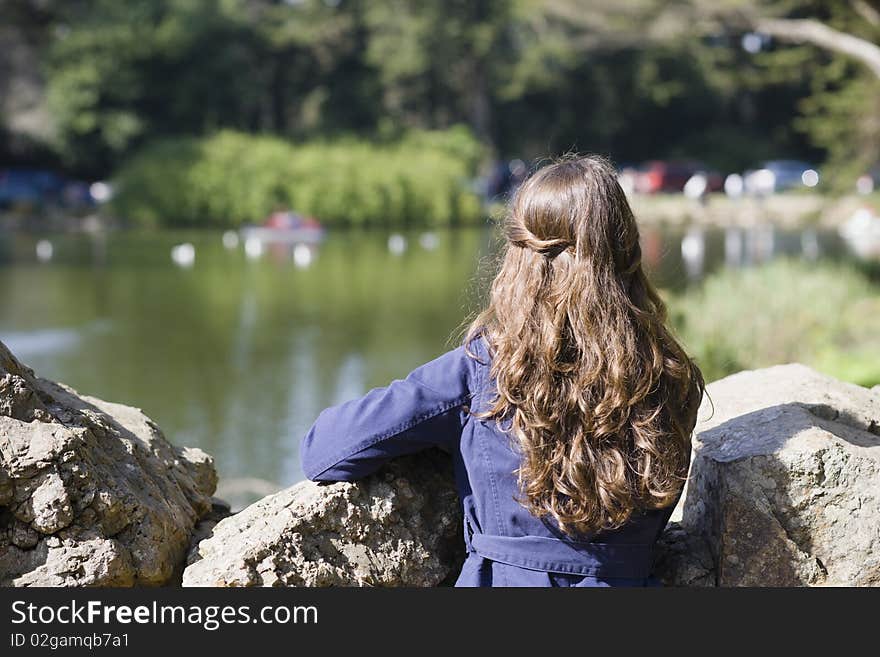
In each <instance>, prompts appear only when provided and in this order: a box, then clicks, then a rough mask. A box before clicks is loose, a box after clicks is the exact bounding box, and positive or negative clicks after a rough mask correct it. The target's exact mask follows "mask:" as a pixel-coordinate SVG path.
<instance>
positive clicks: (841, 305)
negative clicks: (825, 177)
mask: <svg viewBox="0 0 880 657" xmlns="http://www.w3.org/2000/svg"><path fill="white" fill-rule="evenodd" d="M669 307H670V316H671V318H672V321H673V324H674V325H675V326H676V328H677V330H678V333H679V335H680V336H681V338H682V340H683V342H684V344H685V346H686V347H687V349H688V350H689V352H690V353H691V354H692V355H693V356H694V357H695V358H696V360H697V362H698V363H699V365H700V367H701V368H702V370H703V373H704V375H705V377H706V380H707V381H712V380H715V379H718V378H721V377H723V376H727V375H728V374H732V373H734V372H737V371H739V370H743V369H755V368H760V367H767V366H770V365H776V364H780V363H789V362H800V363H804V364H805V365H809V366H811V367H813V368H815V369H817V370H818V371H820V372H823V373H825V374H828V375H831V376H834V377H836V378H839V379H843V380H846V381H851V382H853V383H858V384H860V385H864V386H872V385H877V384H880V287H878V285H877V284H876V283H875V282H873V281H872V280H871V279H870V278H869V276H868V275H866V273H865V272H864V271H862V270H861V269H860V268H858V267H857V266H854V265H848V264H833V263H820V264H817V263H806V262H802V261H796V260H777V261H774V262H772V263H770V264H767V265H763V266H761V267H756V268H752V269H743V270H735V269H734V270H731V269H727V270H723V271H721V272H719V273H716V274H714V275H712V276H710V277H709V278H708V279H706V281H705V282H704V283H703V285H702V286H701V287H700V288H699V289H698V290H697V291H694V292H689V293H685V294H682V295H678V296H675V297H672V298H671V299H669Z"/></svg>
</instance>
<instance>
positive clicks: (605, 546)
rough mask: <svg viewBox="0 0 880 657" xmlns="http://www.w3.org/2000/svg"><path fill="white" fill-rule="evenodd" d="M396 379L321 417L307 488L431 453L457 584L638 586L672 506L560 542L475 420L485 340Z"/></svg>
mask: <svg viewBox="0 0 880 657" xmlns="http://www.w3.org/2000/svg"><path fill="white" fill-rule="evenodd" d="M471 351H472V352H474V353H475V355H477V356H478V358H479V360H475V359H474V358H471V357H470V356H468V355H467V354H466V353H465V348H464V347H459V348H457V349H454V350H453V351H450V352H448V353H446V354H444V355H442V356H440V357H439V358H437V359H436V360H433V361H431V362H430V363H427V364H425V365H422V366H421V367H419V368H417V369H416V370H414V371H413V372H412V373H411V374H410V375H409V376H407V377H406V378H405V379H403V380H397V381H394V382H392V383H391V385H389V386H388V387H386V388H376V389H374V390H371V391H370V392H368V393H367V394H366V395H365V396H364V397H362V398H360V399H356V400H354V401H350V402H346V403H344V404H340V405H339V406H334V407H332V408H328V409H326V410H325V411H323V412H322V413H321V414H320V415H319V416H318V419H317V421H316V422H315V424H314V426H312V428H311V429H310V430H309V432H308V433H307V434H306V436H305V438H304V439H303V441H302V446H301V450H300V455H301V458H302V464H303V470H304V471H305V473H306V476H307V477H308V478H309V479H312V480H314V481H352V480H355V479H360V478H362V477H364V476H366V475H368V474H370V473H372V472H374V471H375V470H377V469H378V468H379V467H380V466H381V465H382V464H383V463H384V462H386V461H388V460H389V459H392V458H394V457H396V456H401V455H403V454H409V453H412V452H416V451H419V450H421V449H425V448H428V447H432V446H439V447H441V448H443V449H445V450H447V451H449V452H451V453H452V455H453V460H454V464H455V479H456V486H457V488H458V492H459V496H460V497H461V501H462V504H463V506H464V518H465V532H464V533H465V544H466V548H467V552H468V555H467V559H466V561H465V563H464V566H463V567H462V571H461V575H460V576H459V577H458V581H457V582H456V586H645V585H651V584H654V583H655V580H654V579H653V578H652V577H650V570H651V565H652V561H653V548H654V543H655V542H656V540H657V537H658V536H659V535H660V532H661V531H662V530H663V528H664V527H665V525H666V522H667V521H668V519H669V516H670V514H671V512H672V507H669V508H666V509H662V510H656V511H650V512H647V513H642V514H639V515H638V516H637V517H634V518H633V519H631V520H630V522H629V523H627V524H626V525H625V526H623V527H621V528H620V529H617V530H614V531H608V532H601V533H599V534H596V535H594V536H584V537H579V539H578V540H571V539H568V538H566V537H565V536H564V535H563V534H562V533H561V532H560V531H559V529H558V527H556V526H555V525H554V524H553V523H551V522H549V521H546V520H544V521H542V520H539V519H538V518H536V517H535V516H533V515H532V514H530V513H529V512H528V511H527V510H526V509H525V508H524V507H523V506H522V505H520V504H519V503H518V502H517V501H516V499H514V498H515V497H516V496H517V494H518V487H517V481H516V475H515V474H514V472H515V470H516V469H517V467H518V466H519V457H518V456H517V454H516V453H515V451H514V450H513V449H512V448H511V444H510V437H509V436H507V435H506V434H504V433H503V432H502V431H500V430H499V429H498V428H497V427H496V424H495V421H494V420H480V419H478V418H475V417H474V416H473V415H472V414H471V412H469V410H468V409H470V410H472V411H480V410H483V409H484V408H485V405H486V404H487V403H488V400H489V399H491V397H492V391H493V387H492V382H491V379H490V376H489V355H488V353H487V351H486V348H485V345H484V343H483V341H482V340H480V339H478V340H476V341H474V342H473V343H472V344H471Z"/></svg>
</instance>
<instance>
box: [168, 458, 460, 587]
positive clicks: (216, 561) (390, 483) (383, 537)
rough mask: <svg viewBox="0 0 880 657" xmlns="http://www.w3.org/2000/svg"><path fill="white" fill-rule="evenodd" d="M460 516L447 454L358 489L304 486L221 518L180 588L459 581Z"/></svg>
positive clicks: (386, 472) (404, 465) (389, 470)
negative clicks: (456, 577) (454, 577)
mask: <svg viewBox="0 0 880 657" xmlns="http://www.w3.org/2000/svg"><path fill="white" fill-rule="evenodd" d="M461 528H462V519H461V512H460V510H459V503H458V496H457V494H456V492H455V489H454V487H453V483H452V464H451V461H450V459H449V457H448V456H446V455H444V454H442V453H440V452H435V451H430V452H425V453H422V454H418V455H416V456H411V457H406V458H402V459H397V460H395V461H393V462H392V463H389V464H388V465H386V466H385V467H384V468H383V469H382V470H380V471H379V472H378V473H377V474H375V475H373V476H371V477H369V478H367V479H365V480H363V481H360V482H357V483H336V484H329V485H327V484H323V485H322V484H316V483H312V482H302V483H299V484H296V485H295V486H292V487H291V488H287V489H285V490H283V491H280V492H278V493H275V494H273V495H270V496H268V497H266V498H263V499H262V500H260V501H258V502H256V503H254V504H252V505H251V506H249V507H247V508H246V509H244V510H243V511H241V512H239V513H237V514H235V515H233V516H231V517H229V518H226V519H224V520H221V521H220V522H219V523H218V524H217V525H216V526H215V527H214V528H213V531H212V533H211V535H210V536H209V537H208V538H206V539H205V540H203V541H201V543H199V544H198V545H197V546H196V547H195V548H194V549H193V551H192V553H191V555H190V559H189V561H190V565H189V566H187V568H186V570H184V573H183V585H184V586H435V585H438V584H440V583H442V582H444V581H445V580H447V579H448V578H449V577H451V576H457V574H458V570H459V568H460V565H461V560H462V558H463V554H462V551H463V548H462V540H461Z"/></svg>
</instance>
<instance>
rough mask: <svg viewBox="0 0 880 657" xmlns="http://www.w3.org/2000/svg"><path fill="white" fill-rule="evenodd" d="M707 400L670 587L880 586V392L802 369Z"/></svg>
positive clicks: (670, 555) (665, 553)
mask: <svg viewBox="0 0 880 657" xmlns="http://www.w3.org/2000/svg"><path fill="white" fill-rule="evenodd" d="M708 393H709V397H710V398H711V403H710V402H709V401H707V400H704V403H703V406H702V407H701V409H700V415H699V418H700V421H699V422H698V424H697V434H696V436H695V452H694V459H693V462H692V465H691V476H690V480H689V483H688V489H687V491H686V493H685V495H684V504H683V508H682V513H681V519H680V522H678V523H672V524H671V525H670V527H669V528H667V530H666V533H665V534H664V536H663V538H662V540H661V550H660V556H659V559H658V570H659V574H660V576H661V578H662V579H664V581H665V582H666V583H667V584H673V585H720V586H807V585H845V586H868V585H880V391H878V390H876V389H874V390H868V389H866V388H862V387H859V386H856V385H852V384H848V383H842V382H840V381H837V380H835V379H832V378H830V377H827V376H823V375H821V374H819V373H817V372H815V371H813V370H811V369H809V368H807V367H804V366H803V365H796V364H795V365H781V366H777V367H771V368H768V369H763V370H755V371H750V372H740V373H739V374H734V375H732V376H729V377H727V378H725V379H721V380H720V381H716V382H714V383H712V384H710V385H709V386H708ZM713 404H714V414H712V413H711V411H712V405H713Z"/></svg>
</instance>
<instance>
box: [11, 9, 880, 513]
mask: <svg viewBox="0 0 880 657" xmlns="http://www.w3.org/2000/svg"><path fill="white" fill-rule="evenodd" d="M609 5H611V6H610V7H609ZM878 40H880V2H876V1H873V0H826V1H822V2H819V1H811V0H779V1H773V0H766V1H765V0H711V1H708V0H676V1H675V2H659V1H654V0H617V1H616V2H613V3H608V2H601V1H598V0H597V1H591V0H547V1H545V2H538V1H530V0H474V1H469V2H464V1H458V0H443V1H441V0H421V1H415V0H369V1H368V0H126V2H118V1H115V0H64V1H62V0H0V340H2V341H3V342H5V343H6V344H7V345H8V346H9V348H10V349H11V350H12V351H13V353H15V354H16V355H17V356H18V357H19V358H20V359H22V360H23V361H24V362H25V363H27V364H29V365H30V366H32V367H34V368H35V369H36V371H37V373H38V374H40V375H42V376H44V377H48V378H52V379H56V380H60V381H63V382H65V383H67V384H69V385H71V386H73V387H74V388H76V389H78V390H79V391H80V392H81V393H84V394H89V395H95V396H99V397H102V398H105V399H108V400H112V401H116V402H121V403H126V404H130V405H134V406H138V407H140V408H143V409H144V410H145V412H146V413H147V414H149V415H150V416H152V417H153V418H154V419H155V420H156V421H157V422H158V423H159V425H160V426H161V427H162V428H163V429H164V430H165V433H166V434H167V435H168V437H169V439H170V440H172V441H173V442H175V443H177V444H186V445H195V446H199V447H202V448H204V449H206V450H207V451H208V452H209V453H211V454H213V455H214V456H215V457H216V458H217V463H218V468H219V470H220V474H221V489H220V491H219V494H220V495H221V496H223V497H226V498H228V499H230V500H231V501H233V503H234V504H236V505H240V504H243V503H245V502H247V501H249V500H250V499H253V498H256V497H259V496H261V495H264V494H267V493H268V492H271V491H272V490H274V489H275V488H277V487H278V486H280V485H287V484H290V483H293V482H295V481H297V480H299V479H301V478H302V473H301V471H300V467H299V459H298V455H297V447H298V443H299V440H300V438H301V436H302V435H303V433H304V432H305V431H306V430H307V428H308V426H309V425H310V424H311V422H312V421H313V420H314V418H315V416H316V415H317V414H318V412H319V411H320V410H321V409H322V408H324V407H326V406H328V405H331V404H334V403H337V402H341V401H343V400H346V399H349V398H351V397H354V396H357V395H359V394H361V393H363V392H365V391H366V390H367V389H369V388H371V387H373V386H377V385H384V384H386V383H388V381H390V380H391V379H392V378H395V377H400V376H403V375H405V374H406V373H407V372H409V371H410V370H411V369H412V368H414V367H416V366H417V365H419V364H420V363H422V362H424V361H426V360H428V359H430V358H433V357H435V356H437V355H439V354H440V353H442V352H443V351H444V350H446V349H447V348H449V347H450V346H451V345H452V344H454V340H455V335H456V331H457V329H458V328H459V327H460V326H461V325H462V322H463V321H464V320H465V319H466V318H467V317H468V316H469V315H470V313H472V312H473V311H474V310H475V309H476V308H477V307H478V304H479V303H480V300H481V299H482V297H483V294H484V292H485V286H486V283H487V281H488V280H489V277H490V276H491V273H492V262H493V256H494V254H495V253H497V249H498V236H497V231H496V230H495V228H494V225H495V224H494V223H493V218H497V217H498V216H499V213H500V212H501V211H502V209H503V204H504V201H505V200H506V199H507V198H508V197H509V194H510V193H511V192H512V191H513V190H515V189H516V186H517V185H518V184H519V183H520V182H521V181H522V180H523V178H524V177H525V176H526V175H528V173H529V171H530V170H532V169H533V168H534V167H535V166H537V165H539V164H540V163H541V162H542V161H545V160H546V158H547V157H552V156H554V155H559V154H562V153H566V152H570V151H581V152H594V153H602V154H605V155H607V156H609V157H610V158H612V160H613V161H614V162H615V163H616V165H617V166H618V168H619V171H620V181H621V184H622V185H623V186H624V188H625V189H626V191H627V193H628V194H629V195H630V198H631V202H632V204H633V207H634V209H635V211H636V215H637V217H638V219H639V222H640V226H641V233H642V243H643V252H644V256H645V265H646V267H647V269H648V271H649V273H650V275H651V276H652V278H653V280H654V281H655V283H656V284H657V285H658V286H659V287H660V288H661V290H662V293H663V295H664V297H665V298H666V300H667V302H668V304H669V309H670V317H671V321H672V324H673V325H674V327H675V329H676V331H677V333H678V334H679V335H680V336H681V338H682V340H683V341H684V343H685V344H686V345H687V347H688V349H689V350H690V352H691V353H692V354H693V355H694V356H695V357H696V358H697V360H698V362H699V363H700V365H701V367H702V368H703V371H704V373H705V374H706V378H707V379H708V380H713V379H716V378H719V377H722V376H725V375H727V374H729V373H732V372H735V371H738V370H741V369H747V368H755V367H763V366H767V365H772V364H775V363H783V362H791V361H800V362H803V363H806V364H808V365H810V366H812V367H814V368H816V369H818V370H820V371H822V372H825V373H828V374H831V375H833V376H836V377H839V378H842V379H845V380H848V381H852V382H855V383H859V384H861V385H869V386H870V385H877V384H880V356H878V355H880V292H878V291H880V265H878V264H877V263H878V261H880V218H878V210H880V192H877V191H875V186H877V185H878V184H880V47H878V45H877V43H878Z"/></svg>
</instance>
